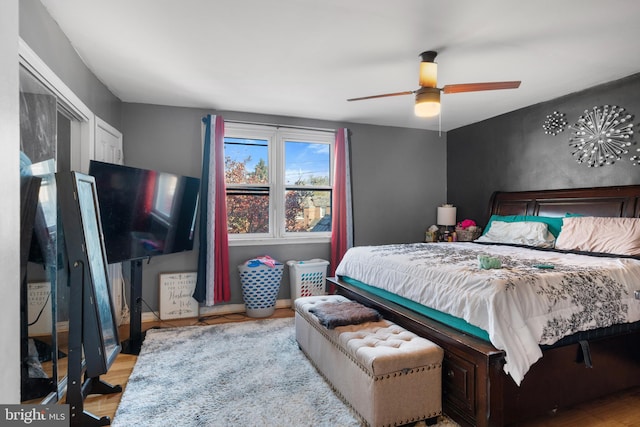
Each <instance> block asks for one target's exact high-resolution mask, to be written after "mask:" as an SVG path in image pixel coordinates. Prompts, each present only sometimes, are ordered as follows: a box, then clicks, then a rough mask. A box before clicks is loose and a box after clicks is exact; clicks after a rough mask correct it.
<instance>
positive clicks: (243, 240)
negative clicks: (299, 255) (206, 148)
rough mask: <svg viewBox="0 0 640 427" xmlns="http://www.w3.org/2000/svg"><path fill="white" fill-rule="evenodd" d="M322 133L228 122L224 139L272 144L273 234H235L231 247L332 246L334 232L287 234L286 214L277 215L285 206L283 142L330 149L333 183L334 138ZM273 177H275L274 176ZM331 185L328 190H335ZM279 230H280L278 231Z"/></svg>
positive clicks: (311, 130) (271, 211)
mask: <svg viewBox="0 0 640 427" xmlns="http://www.w3.org/2000/svg"><path fill="white" fill-rule="evenodd" d="M320 132H326V133H329V132H327V131H325V130H322V131H320V130H313V129H309V130H307V129H297V128H288V127H286V126H282V127H279V126H276V125H260V124H245V123H235V122H225V137H227V136H230V137H239V138H256V139H264V140H268V141H269V176H270V177H272V176H273V177H274V179H271V178H270V185H269V192H270V195H271V197H270V205H269V230H271V232H270V233H259V234H258V233H253V234H232V233H229V236H228V237H229V246H254V245H256V246H257V245H281V244H309V243H329V242H330V241H331V232H318V233H292V232H286V231H285V224H284V221H278V224H276V219H278V220H279V219H283V218H284V212H280V213H278V212H277V210H278V206H280V207H283V206H284V194H285V193H284V191H279V190H280V189H282V190H284V189H285V188H286V186H285V182H284V181H285V169H284V157H285V155H284V142H285V140H288V141H291V140H294V141H296V140H300V141H301V142H313V143H321V144H327V145H329V159H330V161H329V174H330V175H329V177H330V180H331V181H333V161H332V159H333V155H334V142H333V135H335V134H331V135H332V137H331V138H329V139H328V140H327V138H321V137H319V133H320ZM272 174H273V175H272ZM332 187H333V182H332V185H331V186H329V187H328V189H331V190H332ZM276 227H277V229H276Z"/></svg>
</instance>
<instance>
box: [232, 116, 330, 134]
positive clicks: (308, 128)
mask: <svg viewBox="0 0 640 427" xmlns="http://www.w3.org/2000/svg"><path fill="white" fill-rule="evenodd" d="M224 121H225V122H226V123H238V124H242V125H258V126H270V127H274V128H287V129H300V130H313V131H318V132H331V133H336V130H335V129H328V128H313V127H308V126H294V125H279V124H273V123H260V122H245V121H242V120H227V119H224Z"/></svg>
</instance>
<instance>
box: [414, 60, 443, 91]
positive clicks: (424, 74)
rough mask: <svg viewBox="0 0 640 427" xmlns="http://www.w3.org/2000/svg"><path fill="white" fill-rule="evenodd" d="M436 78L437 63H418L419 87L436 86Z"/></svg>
mask: <svg viewBox="0 0 640 427" xmlns="http://www.w3.org/2000/svg"><path fill="white" fill-rule="evenodd" d="M437 79H438V64H436V63H435V62H426V61H422V62H421V63H420V75H419V77H418V83H419V84H420V86H421V87H436V84H437Z"/></svg>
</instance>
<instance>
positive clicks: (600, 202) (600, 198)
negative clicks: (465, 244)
mask: <svg viewBox="0 0 640 427" xmlns="http://www.w3.org/2000/svg"><path fill="white" fill-rule="evenodd" d="M567 213H573V214H582V215H590V216H608V217H627V218H640V185H626V186H618V187H593V188H571V189H565V190H541V191H513V192H506V191H504V192H503V191H496V192H494V193H493V195H492V196H491V199H490V200H489V216H491V215H537V216H550V217H559V216H564V215H565V214H567Z"/></svg>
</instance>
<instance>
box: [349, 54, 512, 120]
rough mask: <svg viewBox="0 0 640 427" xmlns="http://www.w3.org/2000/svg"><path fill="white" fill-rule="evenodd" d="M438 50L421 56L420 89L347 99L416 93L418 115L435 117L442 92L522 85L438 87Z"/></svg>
mask: <svg viewBox="0 0 640 427" xmlns="http://www.w3.org/2000/svg"><path fill="white" fill-rule="evenodd" d="M437 55H438V53H437V52H435V51H432V50H428V51H425V52H422V53H421V54H420V57H421V58H422V61H421V62H420V71H419V75H418V83H419V84H420V89H417V90H411V91H404V92H395V93H385V94H382V95H370V96H362V97H359V98H350V99H347V101H362V100H365V99H375V98H386V97H390V96H400V95H411V94H415V95H416V101H415V106H414V113H415V115H416V116H418V117H434V116H437V115H438V114H440V93H445V94H448V93H463V92H478V91H482V90H499V89H516V88H518V87H520V81H506V82H488V83H464V84H453V85H445V86H444V87H442V88H439V87H437V84H438V64H436V63H435V59H436V56H437Z"/></svg>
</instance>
